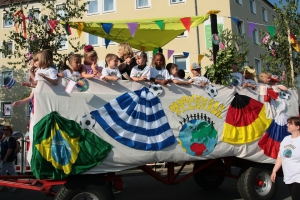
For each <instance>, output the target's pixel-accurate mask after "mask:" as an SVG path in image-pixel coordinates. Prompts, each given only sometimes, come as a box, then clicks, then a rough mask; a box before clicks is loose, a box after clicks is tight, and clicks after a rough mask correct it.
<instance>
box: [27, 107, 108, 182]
mask: <svg viewBox="0 0 300 200" xmlns="http://www.w3.org/2000/svg"><path fill="white" fill-rule="evenodd" d="M33 129H34V136H33V137H34V138H33V145H32V146H33V147H32V148H33V149H32V158H31V170H32V173H33V174H34V176H35V177H36V178H38V179H46V178H50V179H65V178H66V177H67V176H69V175H77V174H81V173H83V172H85V171H87V170H89V169H91V168H92V167H94V166H96V165H99V164H100V163H101V162H102V161H103V160H104V159H105V158H106V156H107V155H108V154H109V152H110V151H111V150H112V146H111V145H110V144H109V143H107V142H105V141H104V140H102V139H101V138H99V137H98V136H97V135H95V134H94V133H92V132H91V131H89V130H84V129H82V128H81V127H80V125H79V124H78V123H77V122H75V121H73V120H69V119H66V118H63V117H61V116H60V115H59V114H58V113H57V112H51V113H50V114H48V115H46V116H45V117H44V118H42V119H41V120H40V121H39V122H38V123H37V124H36V125H35V126H34V128H33Z"/></svg>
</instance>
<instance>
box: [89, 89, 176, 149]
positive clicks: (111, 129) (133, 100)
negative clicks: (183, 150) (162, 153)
mask: <svg viewBox="0 0 300 200" xmlns="http://www.w3.org/2000/svg"><path fill="white" fill-rule="evenodd" d="M90 114H91V115H92V116H93V117H94V118H95V119H96V121H97V122H98V124H99V125H100V126H101V127H102V129H103V130H104V131H105V132H106V133H107V134H108V135H110V136H111V137H112V138H113V139H115V140H116V141H118V142H120V143H122V144H123V145H125V146H128V147H131V148H134V149H140V150H144V151H159V150H162V149H164V148H166V147H169V146H171V145H173V144H175V143H176V139H175V137H174V135H173V131H172V129H171V128H170V125H169V122H168V119H167V117H166V115H165V112H164V110H163V109H162V105H161V102H160V100H159V98H158V97H157V96H154V95H153V94H152V92H150V91H149V89H148V88H146V87H143V88H142V89H141V90H137V91H134V92H127V93H125V94H123V95H121V96H119V97H117V98H116V99H114V100H112V101H110V102H109V103H107V104H105V105H104V106H103V107H101V108H100V109H98V110H95V111H92V112H91V113H90Z"/></svg>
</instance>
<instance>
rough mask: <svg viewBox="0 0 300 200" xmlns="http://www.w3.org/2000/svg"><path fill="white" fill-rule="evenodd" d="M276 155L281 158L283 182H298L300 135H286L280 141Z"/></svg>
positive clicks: (299, 181)
mask: <svg viewBox="0 0 300 200" xmlns="http://www.w3.org/2000/svg"><path fill="white" fill-rule="evenodd" d="M278 157H280V158H281V159H282V170H283V175H284V177H283V181H284V182H285V184H291V183H300V137H297V138H292V136H291V135H288V136H286V137H285V138H284V139H283V140H282V142H281V143H280V150H279V154H278Z"/></svg>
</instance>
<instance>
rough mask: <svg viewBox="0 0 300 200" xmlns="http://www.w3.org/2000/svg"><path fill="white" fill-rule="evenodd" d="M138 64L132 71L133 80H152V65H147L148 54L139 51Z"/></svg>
mask: <svg viewBox="0 0 300 200" xmlns="http://www.w3.org/2000/svg"><path fill="white" fill-rule="evenodd" d="M136 56H137V59H136V63H137V64H138V65H137V66H135V67H133V68H132V70H131V73H130V77H131V78H132V80H134V81H136V82H140V81H149V80H150V66H147V54H146V53H145V52H142V51H141V52H138V53H137V54H136Z"/></svg>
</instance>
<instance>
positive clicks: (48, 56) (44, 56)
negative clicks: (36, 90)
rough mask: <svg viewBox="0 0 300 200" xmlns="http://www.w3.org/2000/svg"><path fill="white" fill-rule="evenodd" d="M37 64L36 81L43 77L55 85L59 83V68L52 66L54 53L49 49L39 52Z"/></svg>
mask: <svg viewBox="0 0 300 200" xmlns="http://www.w3.org/2000/svg"><path fill="white" fill-rule="evenodd" d="M36 63H37V66H38V68H39V69H38V70H37V71H36V76H35V81H38V80H40V78H43V79H45V80H47V81H49V82H50V83H52V84H53V85H57V82H58V81H57V70H56V69H54V68H53V67H52V65H53V54H52V51H51V50H49V49H46V50H43V51H41V52H39V53H38V54H37V61H36Z"/></svg>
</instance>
